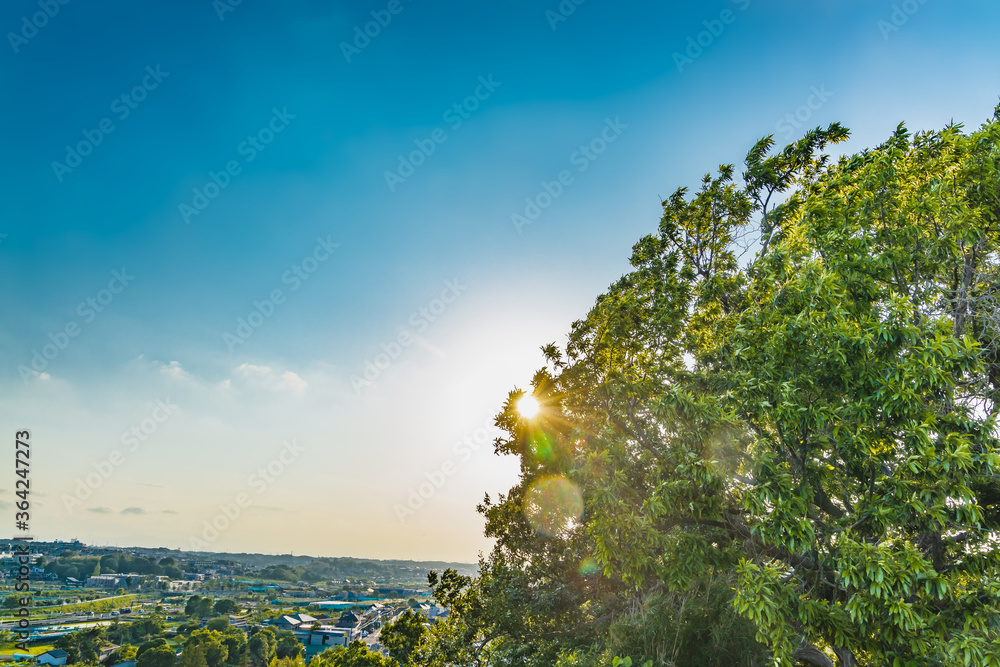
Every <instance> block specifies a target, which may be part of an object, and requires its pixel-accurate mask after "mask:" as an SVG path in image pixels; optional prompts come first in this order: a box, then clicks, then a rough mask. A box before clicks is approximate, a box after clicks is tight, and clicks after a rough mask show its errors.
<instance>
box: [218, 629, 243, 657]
mask: <svg viewBox="0 0 1000 667" xmlns="http://www.w3.org/2000/svg"><path fill="white" fill-rule="evenodd" d="M221 641H222V643H223V644H225V645H226V649H227V658H226V662H227V663H229V664H230V665H238V664H241V660H242V659H243V656H244V654H245V653H246V646H247V638H246V635H244V634H243V631H242V630H240V629H239V628H234V627H232V626H230V627H229V628H228V629H227V630H225V631H223V635H222V639H221Z"/></svg>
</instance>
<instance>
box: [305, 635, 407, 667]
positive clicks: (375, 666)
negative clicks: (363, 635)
mask: <svg viewBox="0 0 1000 667" xmlns="http://www.w3.org/2000/svg"><path fill="white" fill-rule="evenodd" d="M397 664H398V663H396V661H394V660H393V659H392V658H386V657H384V656H383V655H382V654H381V653H376V652H375V651H372V650H369V648H368V646H366V645H365V643H364V642H362V641H353V642H351V643H350V644H349V645H348V646H347V647H344V646H337V647H334V648H328V649H326V650H325V651H323V652H322V653H320V654H319V655H316V656H314V657H313V658H312V660H310V661H309V667H395V666H396V665H397Z"/></svg>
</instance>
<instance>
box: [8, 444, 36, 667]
mask: <svg viewBox="0 0 1000 667" xmlns="http://www.w3.org/2000/svg"><path fill="white" fill-rule="evenodd" d="M14 474H15V476H16V480H15V482H14V487H15V492H14V493H15V495H16V496H17V498H18V500H17V501H16V502H15V503H14V506H15V507H16V508H17V512H16V513H15V515H14V528H15V532H14V541H15V542H24V544H14V545H12V546H13V552H14V553H13V555H14V558H15V559H16V560H17V566H18V567H17V577H16V578H15V584H14V591H15V592H16V593H27V595H25V596H24V597H18V599H17V611H16V612H14V614H15V615H16V616H18V619H17V629H16V630H15V631H14V632H15V633H17V634H19V635H20V636H21V639H20V641H19V642H17V643H15V645H14V646H15V647H16V648H18V649H20V650H22V651H27V650H28V643H27V642H28V635H29V634H30V633H31V546H30V542H31V540H32V538H31V536H30V535H29V532H28V531H29V529H30V521H31V501H30V500H29V498H28V496H29V494H30V492H31V432H30V431H18V432H17V433H15V434H14Z"/></svg>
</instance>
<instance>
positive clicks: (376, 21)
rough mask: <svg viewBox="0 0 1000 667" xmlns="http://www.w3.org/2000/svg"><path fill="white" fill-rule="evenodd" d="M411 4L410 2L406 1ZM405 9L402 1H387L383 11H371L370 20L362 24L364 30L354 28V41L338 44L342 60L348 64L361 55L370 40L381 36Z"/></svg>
mask: <svg viewBox="0 0 1000 667" xmlns="http://www.w3.org/2000/svg"><path fill="white" fill-rule="evenodd" d="M406 1H407V2H412V0H406ZM404 9H406V5H404V4H403V2H402V0H389V3H388V4H387V5H386V6H385V9H373V10H372V11H371V16H372V20H371V21H368V22H367V23H365V24H364V29H362V27H361V26H360V25H356V26H354V39H353V40H351V42H350V43H348V42H341V43H340V52H341V53H343V54H344V60H346V61H347V62H348V63H350V62H351V59H352V58H353V57H354V56H358V55H361V52H362V51H364V50H365V49H367V48H368V47H369V45H371V43H372V40H373V39H375V38H376V37H378V36H379V35H381V34H382V30H383V29H384V28H388V27H389V24H390V23H392V17H393V16H398V15H400V14H402V13H403V10H404Z"/></svg>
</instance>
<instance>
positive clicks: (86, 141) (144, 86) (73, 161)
mask: <svg viewBox="0 0 1000 667" xmlns="http://www.w3.org/2000/svg"><path fill="white" fill-rule="evenodd" d="M168 76H170V72H164V71H162V70H161V69H160V66H159V65H157V66H156V67H155V68H154V67H153V66H151V65H150V66H147V67H146V74H145V76H143V77H142V81H140V82H139V83H137V84H136V85H135V86H133V87H132V88H131V90H128V91H126V92H124V93H122V94H121V95H119V96H118V97H116V98H115V99H113V100H112V101H111V108H110V110H111V113H112V114H114V115H115V116H117V118H118V120H119V121H123V120H125V119H126V118H128V117H129V116H130V115H131V114H132V112H133V111H135V110H136V109H137V108H139V104H141V103H142V102H144V101H145V100H146V98H147V97H148V96H149V94H150V93H151V92H153V91H154V90H156V89H157V88H159V86H160V84H161V83H163V80H164V79H166V78H167V77H168ZM114 131H115V122H114V121H113V120H111V118H110V117H107V116H106V117H104V118H102V119H101V120H100V121H99V122H98V123H97V127H95V128H94V129H84V130H83V131H82V132H81V134H83V139H81V140H79V141H78V142H76V144H75V145H72V146H70V145H67V146H66V157H65V158H64V161H63V162H59V161H58V160H53V161H52V172H53V173H54V174H55V175H56V179H57V180H58V181H59V182H60V183H62V182H63V178H64V177H65V176H66V174H71V173H73V170H74V169H76V168H77V167H79V166H80V165H81V164H83V158H85V157H87V156H88V155H90V154H91V153H93V152H94V149H95V148H97V147H98V146H100V145H101V143H102V142H103V141H104V138H105V137H107V136H108V135H109V134H111V133H112V132H114Z"/></svg>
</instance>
